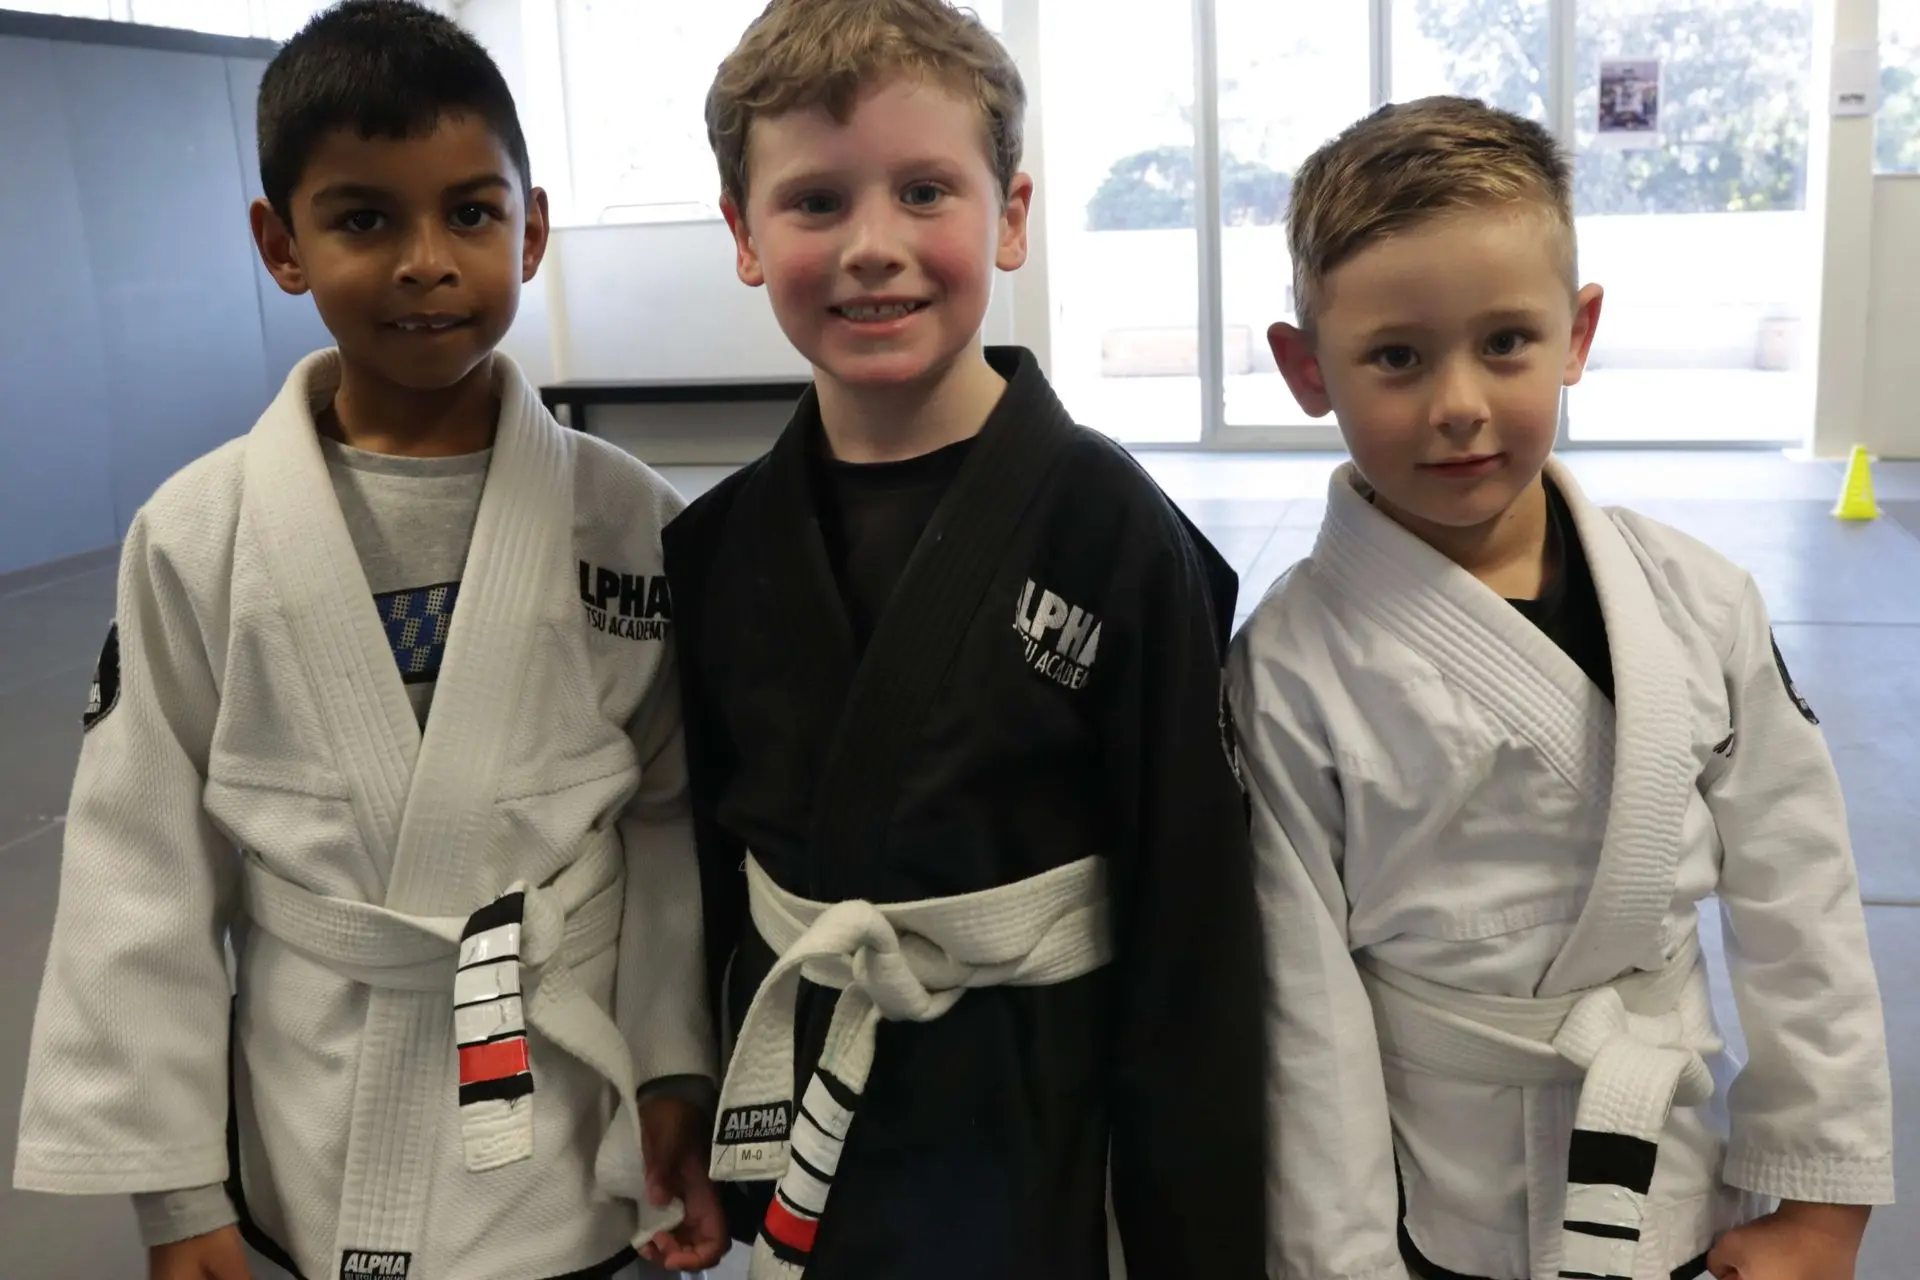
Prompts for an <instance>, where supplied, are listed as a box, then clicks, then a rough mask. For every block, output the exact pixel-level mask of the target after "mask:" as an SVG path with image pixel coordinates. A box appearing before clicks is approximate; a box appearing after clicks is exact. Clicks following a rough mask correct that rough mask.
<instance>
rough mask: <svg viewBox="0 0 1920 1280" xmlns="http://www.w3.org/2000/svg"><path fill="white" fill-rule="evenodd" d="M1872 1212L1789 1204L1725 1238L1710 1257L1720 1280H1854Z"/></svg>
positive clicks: (1851, 1207) (1709, 1265) (1709, 1264)
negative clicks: (1863, 1237)
mask: <svg viewBox="0 0 1920 1280" xmlns="http://www.w3.org/2000/svg"><path fill="white" fill-rule="evenodd" d="M1868 1213H1869V1210H1867V1209H1865V1208H1862V1207H1858V1206H1854V1205H1844V1204H1807V1203H1805V1202H1803V1201H1798V1200H1788V1201H1786V1202H1784V1203H1783V1204H1781V1206H1780V1208H1779V1210H1778V1211H1777V1212H1775V1213H1771V1214H1768V1215H1767V1216H1766V1217H1764V1218H1760V1219H1757V1220H1755V1221H1753V1222H1749V1223H1748V1224H1747V1225H1746V1226H1744V1227H1736V1228H1735V1229H1734V1230H1732V1231H1729V1232H1727V1234H1726V1235H1724V1236H1721V1237H1720V1241H1719V1243H1718V1244H1716V1245H1714V1246H1713V1252H1711V1253H1709V1254H1708V1255H1707V1270H1708V1271H1709V1272H1711V1273H1712V1274H1713V1275H1714V1276H1716V1277H1718V1280H1853V1263H1854V1258H1855V1256H1856V1255H1857V1254H1858V1253H1859V1252H1860V1237H1861V1235H1862V1234H1864V1233H1865V1232H1866V1229H1867V1214H1868Z"/></svg>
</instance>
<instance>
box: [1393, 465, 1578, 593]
mask: <svg viewBox="0 0 1920 1280" xmlns="http://www.w3.org/2000/svg"><path fill="white" fill-rule="evenodd" d="M1378 505H1379V507H1380V509H1381V510H1382V511H1384V512H1386V513H1387V515H1389V516H1391V517H1392V518H1393V519H1394V521H1395V522H1397V523H1399V524H1400V525H1402V526H1404V527H1405V528H1406V529H1408V530H1409V531H1410V532H1412V533H1413V534H1415V535H1416V536H1417V537H1418V538H1419V539H1420V540H1421V541H1422V542H1424V543H1426V544H1427V545H1428V546H1430V547H1432V548H1433V549H1434V550H1435V551H1438V552H1439V553H1440V554H1441V555H1443V556H1445V557H1446V558H1447V559H1449V560H1451V561H1453V562H1454V563H1455V564H1457V565H1459V566H1460V567H1461V568H1462V569H1465V570H1466V571H1467V572H1468V573H1470V574H1472V575H1473V576H1474V577H1476V578H1478V579H1479V580H1480V581H1481V582H1484V583H1485V584H1486V585H1487V586H1488V587H1490V588H1492V589H1493V590H1494V591H1495V592H1497V593H1499V594H1500V595H1502V596H1505V597H1507V598H1508V599H1512V600H1531V599H1533V598H1535V597H1537V596H1538V595H1539V594H1540V590H1541V587H1542V585H1543V584H1544V583H1545V581H1546V578H1547V574H1548V567H1547V490H1546V483H1545V481H1544V480H1542V479H1541V478H1540V477H1539V476H1535V477H1534V479H1533V483H1532V484H1530V485H1528V486H1527V487H1526V488H1525V489H1522V490H1521V491H1520V496H1519V497H1517V498H1515V499H1514V500H1513V502H1512V503H1511V504H1509V505H1508V507H1507V509H1506V510H1504V511H1502V512H1501V513H1500V514H1499V515H1497V516H1495V517H1494V518H1493V519H1491V520H1488V521H1486V522H1485V523H1483V524H1476V525H1468V526H1466V527H1464V528H1462V527H1458V526H1454V525H1444V524H1435V523H1434V522H1432V521H1430V520H1423V519H1422V518H1420V517H1419V516H1416V515H1414V514H1412V513H1411V512H1407V511H1402V510H1400V509H1399V508H1397V507H1395V506H1393V504H1391V503H1389V502H1387V501H1385V500H1384V499H1380V500H1378Z"/></svg>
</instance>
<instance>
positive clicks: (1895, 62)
mask: <svg viewBox="0 0 1920 1280" xmlns="http://www.w3.org/2000/svg"><path fill="white" fill-rule="evenodd" d="M1873 160H1874V167H1875V168H1876V169H1878V170H1880V171H1881V172H1882V173H1920V0H1880V119H1879V124H1878V127H1877V129H1876V131H1875V142H1874V152H1873Z"/></svg>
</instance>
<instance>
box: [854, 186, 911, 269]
mask: <svg viewBox="0 0 1920 1280" xmlns="http://www.w3.org/2000/svg"><path fill="white" fill-rule="evenodd" d="M900 224H901V214H900V211H899V210H898V209H896V208H895V207H894V203H893V199H892V197H891V195H888V196H886V197H884V198H877V197H869V198H866V199H863V200H861V201H860V203H859V204H858V205H857V206H855V208H854V211H853V216H852V217H851V218H849V219H848V220H847V230H848V234H847V241H846V250H845V253H844V254H843V256H842V260H841V261H842V265H843V266H844V267H845V268H846V269H847V270H848V271H850V272H852V273H853V274H854V275H856V276H859V277H860V278H861V279H862V280H873V279H886V278H888V277H890V276H894V275H897V274H899V273H900V271H901V270H902V269H903V268H904V267H905V266H906V249H905V246H904V243H903V236H902V227H901V225H900Z"/></svg>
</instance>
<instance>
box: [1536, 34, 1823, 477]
mask: <svg viewBox="0 0 1920 1280" xmlns="http://www.w3.org/2000/svg"><path fill="white" fill-rule="evenodd" d="M1576 36H1577V42H1578V51H1577V55H1576V59H1575V63H1574V74H1575V82H1574V84H1575V97H1574V108H1575V113H1574V118H1575V142H1576V155H1575V161H1574V172H1575V179H1574V206H1575V213H1576V224H1577V229H1578V233H1579V239H1580V269H1581V275H1582V277H1583V278H1584V279H1586V280H1592V281H1597V282H1598V283H1600V284H1601V285H1603V286H1605V288H1606V291H1607V301H1606V307H1605V310H1604V312H1603V314H1602V317H1601V323H1600V331H1599V335H1598V339H1597V341H1596V342H1595V344H1594V349H1593V360H1592V363H1591V365H1590V366H1589V369H1588V373H1587V377H1586V379H1585V380H1584V381H1583V382H1582V383H1581V384H1580V385H1579V386H1578V387H1575V388H1574V389H1573V391H1572V392H1571V393H1570V395H1569V399H1568V429H1569V431H1570V432H1571V434H1572V436H1573V438H1574V439H1575V440H1609V441H1628V440H1642V441H1646V440H1652V441H1714V440H1781V441H1787V440H1797V439H1800V438H1802V437H1804V435H1805V434H1806V430H1807V427H1808V423H1809V417H1810V414H1811V410H1812V381H1811V378H1810V377H1809V376H1808V367H1809V366H1810V365H1811V363H1812V362H1811V359H1810V358H1809V357H1810V352H1811V347H1812V342H1813V335H1812V334H1811V333H1810V332H1808V331H1807V330H1806V329H1805V327H1804V320H1805V317H1806V315H1807V306H1806V302H1807V298H1806V284H1807V282H1808V279H1809V277H1810V275H1811V273H1810V272H1809V271H1808V270H1807V264H1808V262H1809V255H1812V254H1815V253H1817V252H1818V246H1817V240H1816V230H1815V228H1814V227H1813V226H1812V225H1811V224H1810V222H1809V221H1808V217H1807V214H1806V185H1807V136H1808V128H1809V123H1810V116H1811V111H1810V106H1811V104H1810V101H1809V94H1810V85H1811V77H1812V57H1813V4H1812V0H1722V2H1721V3H1719V4H1715V5H1712V6H1702V5H1699V4H1697V3H1689V2H1687V0H1581V3H1580V4H1579V6H1578V20H1577V23H1576ZM1603 60H1604V61H1605V62H1606V63H1607V64H1608V70H1607V74H1606V76H1605V93H1604V95H1603V92H1602V82H1603V77H1602V63H1603Z"/></svg>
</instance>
